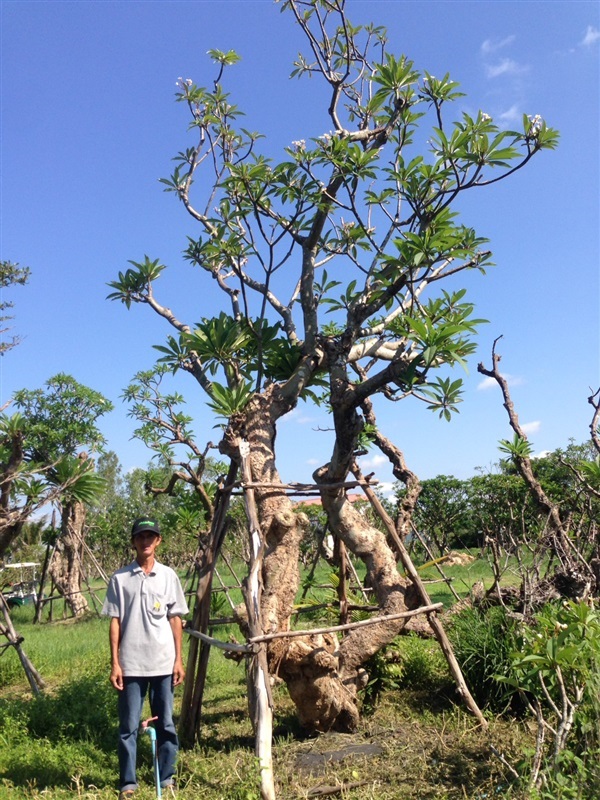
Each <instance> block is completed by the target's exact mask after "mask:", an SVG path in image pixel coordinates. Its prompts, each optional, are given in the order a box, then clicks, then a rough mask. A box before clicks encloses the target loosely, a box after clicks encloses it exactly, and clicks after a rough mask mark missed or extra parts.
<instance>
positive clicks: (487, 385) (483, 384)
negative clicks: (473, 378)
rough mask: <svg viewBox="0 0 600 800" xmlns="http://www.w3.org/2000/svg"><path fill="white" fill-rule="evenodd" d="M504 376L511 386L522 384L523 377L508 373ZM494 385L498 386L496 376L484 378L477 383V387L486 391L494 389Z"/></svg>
mask: <svg viewBox="0 0 600 800" xmlns="http://www.w3.org/2000/svg"><path fill="white" fill-rule="evenodd" d="M502 377H503V378H504V379H505V380H506V382H507V383H508V385H509V386H520V385H521V384H522V383H523V380H522V379H521V378H517V377H515V376H514V375H509V374H508V373H506V375H503V376H502ZM494 386H498V384H497V383H496V381H495V380H494V378H484V379H483V380H482V381H480V382H479V383H478V384H477V389H478V391H482V392H485V391H487V390H488V389H492V388H493V387H494Z"/></svg>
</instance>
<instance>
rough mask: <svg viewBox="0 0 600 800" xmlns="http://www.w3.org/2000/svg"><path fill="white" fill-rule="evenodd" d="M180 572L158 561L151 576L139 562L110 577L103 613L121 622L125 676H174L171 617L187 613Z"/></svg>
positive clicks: (122, 666)
mask: <svg viewBox="0 0 600 800" xmlns="http://www.w3.org/2000/svg"><path fill="white" fill-rule="evenodd" d="M187 612H188V607H187V603H186V602H185V596H184V594H183V590H182V588H181V583H180V582H179V578H178V577H177V575H176V573H175V572H174V571H173V570H172V569H171V568H170V567H166V566H165V565H164V564H159V562H158V561H155V562H154V567H153V568H152V571H151V572H149V573H148V574H147V575H146V573H145V572H144V570H143V569H142V568H141V567H140V565H139V564H138V563H137V561H133V562H132V563H131V564H129V565H128V566H126V567H122V568H121V569H119V570H117V572H115V574H114V575H113V576H112V578H111V579H110V583H109V584H108V589H107V591H106V599H105V601H104V606H103V608H102V613H103V614H104V615H106V616H108V617H118V618H119V620H120V622H121V641H120V643H119V662H120V664H121V669H122V670H123V675H125V677H133V676H137V677H150V676H152V675H170V674H171V673H172V672H173V665H174V663H175V642H174V639H173V632H172V630H171V625H170V623H169V619H170V618H171V617H177V616H182V615H183V614H187Z"/></svg>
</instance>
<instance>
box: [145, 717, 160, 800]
mask: <svg viewBox="0 0 600 800" xmlns="http://www.w3.org/2000/svg"><path fill="white" fill-rule="evenodd" d="M157 719H158V717H149V719H146V720H144V722H142V731H143V732H144V733H147V734H149V735H150V741H151V743H152V761H153V763H154V781H155V783H156V796H157V797H162V790H161V788H160V770H159V768H158V752H157V749H156V731H155V730H154V728H153V727H152V726H151V725H150V723H151V722H154V721H155V720H157Z"/></svg>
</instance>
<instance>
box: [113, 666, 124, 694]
mask: <svg viewBox="0 0 600 800" xmlns="http://www.w3.org/2000/svg"><path fill="white" fill-rule="evenodd" d="M110 682H111V683H112V685H113V686H114V687H115V689H116V690H117V691H118V692H121V691H122V690H123V670H122V669H121V666H120V664H116V665H113V666H112V667H111V670H110Z"/></svg>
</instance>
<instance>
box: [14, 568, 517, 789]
mask: <svg viewBox="0 0 600 800" xmlns="http://www.w3.org/2000/svg"><path fill="white" fill-rule="evenodd" d="M445 571H446V572H447V574H448V575H449V576H453V575H454V577H455V586H456V588H457V590H458V591H459V593H460V594H465V593H466V591H467V589H468V588H469V587H470V586H471V585H472V584H473V583H474V582H475V581H476V580H479V579H481V578H486V577H487V579H488V581H489V571H488V568H487V565H486V564H484V563H483V562H474V563H473V564H471V565H470V567H448V568H447V569H446V570H445ZM431 577H432V578H434V577H437V575H435V574H434V571H432V573H431ZM326 579H327V574H326V572H323V574H320V575H319V576H317V583H318V584H319V585H321V586H322V585H323V582H325V581H326ZM430 593H431V596H432V600H434V602H438V601H441V602H445V603H446V604H450V602H451V601H452V596H451V595H450V593H449V590H448V588H447V587H446V586H445V584H443V583H436V584H432V585H431V587H430ZM324 594H325V595H326V594H327V592H326V590H323V589H311V590H310V593H309V596H312V597H313V599H314V600H315V602H316V601H317V600H322V599H323V597H324ZM57 615H58V616H60V613H59V610H57V611H56V613H55V618H56V616H57ZM31 618H32V609H31V607H23V608H21V609H18V610H17V611H16V612H15V613H14V617H13V620H14V624H15V627H16V628H17V631H18V632H19V633H20V634H21V635H22V636H23V637H24V642H23V647H24V649H25V651H26V652H27V654H28V656H29V657H30V658H31V660H32V661H33V663H34V665H35V666H36V668H37V669H38V670H39V671H40V672H41V674H42V675H43V677H44V678H45V680H46V681H47V683H48V689H47V691H46V692H45V693H44V695H43V696H41V697H39V698H37V699H36V698H33V697H32V696H31V693H30V691H29V687H28V684H27V681H26V679H25V676H24V674H23V671H22V668H21V666H20V662H19V660H18V658H17V655H16V653H15V652H14V649H13V648H8V652H5V653H4V654H3V655H2V656H1V657H0V800H5V799H6V800H20V799H21V798H30V799H32V800H33V799H35V800H42V798H52V799H53V800H54V799H55V800H61V799H62V798H67V797H68V798H71V797H80V798H86V800H108V798H114V797H115V796H116V788H115V786H116V778H117V759H116V749H115V748H116V735H117V717H116V693H115V692H114V690H113V689H112V688H111V687H110V685H109V683H108V671H109V658H108V623H107V621H106V620H103V619H98V618H96V617H93V616H90V617H89V618H87V619H85V620H84V621H81V622H77V623H73V622H69V621H65V622H62V621H58V622H54V623H52V624H47V623H46V624H43V625H36V626H34V625H32V624H31ZM299 625H301V626H302V627H305V626H307V619H306V617H301V618H300V622H299ZM235 630H236V629H234V628H233V627H232V628H231V629H221V628H220V629H218V633H217V632H216V633H215V635H218V636H219V638H223V639H227V637H228V635H229V633H235ZM238 635H239V634H238ZM397 641H398V644H397V647H396V649H397V651H398V653H399V655H400V660H401V664H402V669H401V670H400V671H399V673H398V675H397V676H396V679H395V680H394V681H393V682H392V683H390V687H391V688H388V689H387V690H386V691H385V692H384V693H383V694H382V695H381V696H380V697H379V699H378V700H377V702H376V703H375V704H374V705H373V706H372V707H370V708H369V709H366V710H365V713H364V714H363V719H362V722H361V725H360V729H359V730H358V731H357V732H356V733H355V734H353V735H341V734H323V735H320V736H306V735H305V734H304V733H303V732H302V731H301V730H300V729H299V726H298V724H297V722H296V718H295V714H294V708H293V705H292V703H291V701H290V700H289V698H288V696H287V692H286V690H285V687H284V686H276V687H275V689H274V696H275V702H276V717H275V742H274V764H275V775H276V781H277V791H278V797H280V798H290V799H291V798H309V797H328V796H332V797H342V798H346V799H347V800H371V799H373V800H374V799H375V798H377V800H401V799H402V798H406V799H407V800H409V799H412V798H415V800H416V798H431V800H442V799H443V798H448V799H450V798H465V797H467V798H482V800H483V798H489V797H492V796H494V797H503V796H508V794H509V793H510V790H509V785H508V782H507V779H506V774H505V773H506V770H505V768H504V767H503V765H502V763H501V762H500V760H499V759H498V758H496V757H494V756H492V755H491V751H490V744H494V746H495V747H496V748H497V749H498V750H499V751H502V752H504V753H506V754H507V756H508V757H509V758H512V757H514V756H516V754H518V753H520V752H521V751H522V749H523V746H524V745H525V744H526V743H527V742H528V739H529V736H530V734H529V732H528V730H527V729H526V728H525V727H524V726H522V725H521V724H517V723H516V722H514V721H511V720H504V721H501V720H494V719H492V718H490V721H491V725H490V730H489V731H488V732H486V733H484V732H482V730H481V729H480V727H479V726H478V725H477V723H476V721H475V720H474V719H473V718H472V717H470V716H469V715H468V714H467V713H466V712H465V711H464V710H463V708H462V707H461V706H460V705H458V704H457V698H456V695H455V690H454V687H453V684H452V682H451V680H450V678H449V675H448V672H447V668H446V663H445V661H444V659H443V657H442V655H441V652H440V651H439V648H438V647H437V645H436V643H435V642H433V641H424V640H420V639H417V638H416V637H406V636H405V637H399V639H398V640H397ZM179 698H180V694H179V695H178V700H179ZM253 745H254V742H253V738H252V730H251V725H250V722H249V719H248V713H247V704H246V687H245V673H244V666H243V664H241V665H240V664H237V663H235V662H234V661H232V660H229V659H227V658H225V657H224V656H223V654H222V652H221V651H217V650H213V653H212V655H211V663H210V671H209V677H208V685H207V691H206V701H205V706H204V716H203V726H202V736H201V741H200V743H199V744H198V746H197V747H196V748H195V749H194V750H191V751H186V752H182V753H181V755H180V759H179V766H178V783H179V787H180V791H179V796H180V797H181V799H182V800H188V799H189V800H192V798H199V797H201V798H202V800H258V798H259V793H258V790H257V786H258V777H257V766H256V761H255V758H254V754H253ZM139 779H140V781H141V786H140V791H139V792H138V794H137V795H136V797H139V798H140V800H149V799H150V798H151V797H154V796H155V793H154V787H153V776H152V771H151V758H150V743H149V741H148V739H147V737H142V738H141V740H140V772H139ZM340 786H343V787H345V788H342V789H341V790H340V788H339V787H340ZM332 790H337V791H335V793H334V794H331V791H332ZM328 792H329V793H328ZM515 796H516V795H514V794H511V797H515Z"/></svg>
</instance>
